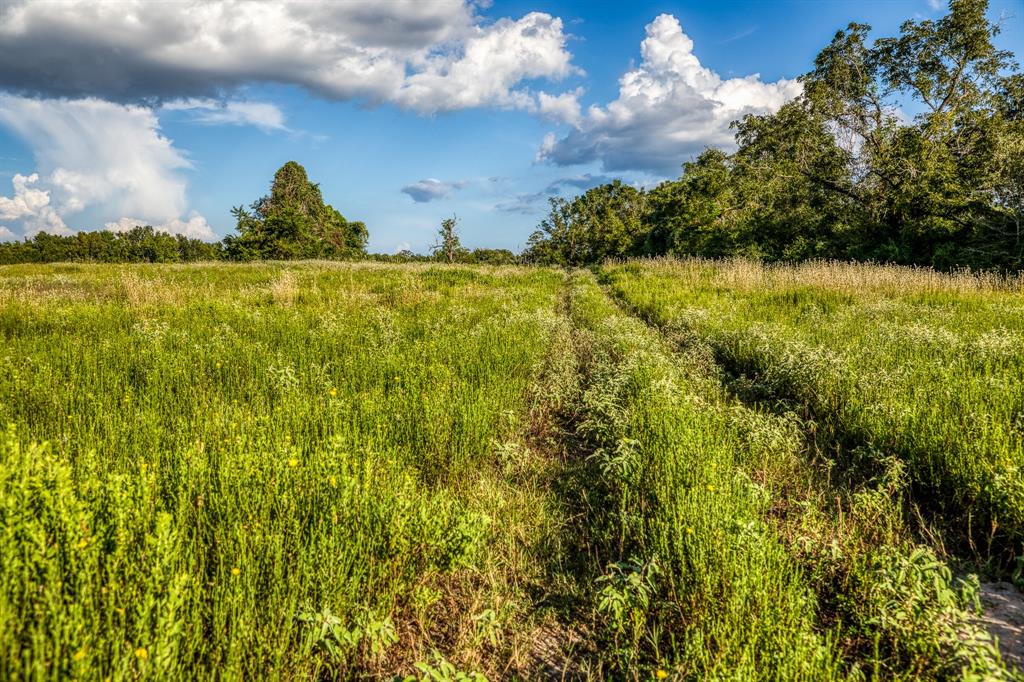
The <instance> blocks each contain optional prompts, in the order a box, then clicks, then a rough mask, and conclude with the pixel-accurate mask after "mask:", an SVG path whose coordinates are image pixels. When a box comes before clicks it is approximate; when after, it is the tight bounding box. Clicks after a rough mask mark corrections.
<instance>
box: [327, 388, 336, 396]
mask: <svg viewBox="0 0 1024 682" xmlns="http://www.w3.org/2000/svg"><path fill="white" fill-rule="evenodd" d="M328 393H330V394H331V397H332V398H336V397H337V396H338V389H336V388H332V389H331V390H329V391H328Z"/></svg>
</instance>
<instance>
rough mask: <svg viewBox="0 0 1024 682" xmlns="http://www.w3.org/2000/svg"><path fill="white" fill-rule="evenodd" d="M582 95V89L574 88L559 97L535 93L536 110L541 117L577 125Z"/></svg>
mask: <svg viewBox="0 0 1024 682" xmlns="http://www.w3.org/2000/svg"><path fill="white" fill-rule="evenodd" d="M582 94H583V88H576V89H575V90H573V91H571V92H563V93H562V94H560V95H549V94H548V93H546V92H539V93H537V110H538V111H539V112H540V113H541V115H543V116H546V117H548V118H550V119H552V120H554V121H558V122H559V123H568V124H570V125H577V124H578V123H579V122H580V118H582V116H581V114H580V96H581V95H582Z"/></svg>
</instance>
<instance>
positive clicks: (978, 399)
mask: <svg viewBox="0 0 1024 682" xmlns="http://www.w3.org/2000/svg"><path fill="white" fill-rule="evenodd" d="M604 273H605V276H606V277H607V279H608V282H609V283H610V286H611V288H612V290H613V292H614V293H615V295H617V296H619V297H621V298H622V300H624V301H625V302H627V303H628V305H630V306H632V307H633V308H634V309H636V310H637V311H638V312H639V313H640V314H641V315H642V316H643V317H645V318H646V319H648V320H649V321H651V322H653V323H656V324H658V325H659V326H661V327H663V328H666V329H672V330H675V331H676V332H683V331H685V332H688V333H695V334H697V335H698V336H700V337H701V338H702V339H705V340H706V341H707V342H708V343H709V344H710V345H711V346H712V347H713V348H714V350H715V352H716V354H717V355H718V356H719V358H720V359H721V360H722V361H723V362H724V363H725V364H726V365H727V366H728V367H729V368H730V369H731V370H732V371H735V372H742V373H747V374H750V375H753V376H756V377H757V379H758V382H759V384H760V386H762V387H763V388H765V389H766V390H767V392H768V393H769V394H771V395H774V396H775V397H782V398H786V399H791V400H796V401H799V402H800V403H802V404H805V405H807V406H808V408H809V409H811V410H813V412H814V414H815V415H816V417H817V419H818V420H819V421H820V422H821V423H822V424H824V425H826V426H828V427H829V428H831V429H833V430H834V431H835V432H836V433H837V437H838V438H839V439H841V440H844V441H846V443H847V444H853V445H859V446H861V451H862V452H867V453H869V458H871V459H874V460H876V462H877V461H878V460H880V459H884V458H885V457H886V456H888V455H895V456H897V457H899V458H900V459H901V460H902V461H903V462H904V463H905V464H906V467H907V471H908V473H909V476H910V479H911V483H912V487H913V490H914V495H915V498H916V500H917V502H918V503H919V504H920V505H921V507H922V508H923V509H924V510H925V511H926V512H927V513H929V514H933V515H935V517H936V518H935V525H937V526H939V527H942V528H944V529H945V530H946V531H947V537H949V538H950V539H952V541H953V542H954V548H957V549H959V550H961V551H963V552H965V553H968V554H970V555H973V556H976V557H978V558H980V559H983V560H984V559H990V558H991V559H993V560H994V561H995V562H996V563H999V564H1001V565H1003V566H1007V565H1010V566H1012V561H1013V557H1015V556H1016V555H1017V554H1020V552H1021V547H1022V543H1024V471H1022V469H1021V465H1022V463H1024V299H1022V298H1021V296H1020V291H1021V282H1020V280H1019V279H1006V278H1000V277H997V276H991V275H978V276H975V275H971V274H969V273H960V274H955V275H951V276H947V275H941V274H938V273H934V272H931V271H927V270H923V271H922V270H912V269H907V268H886V267H880V266H869V265H859V266H853V265H836V264H809V265H803V266H793V267H786V266H774V267H767V266H761V265H757V264H753V263H747V262H743V261H728V262H720V263H719V262H709V261H696V260H695V261H671V260H665V261H655V262H651V263H644V264H643V265H640V264H627V265H622V266H613V267H608V268H605V270H604Z"/></svg>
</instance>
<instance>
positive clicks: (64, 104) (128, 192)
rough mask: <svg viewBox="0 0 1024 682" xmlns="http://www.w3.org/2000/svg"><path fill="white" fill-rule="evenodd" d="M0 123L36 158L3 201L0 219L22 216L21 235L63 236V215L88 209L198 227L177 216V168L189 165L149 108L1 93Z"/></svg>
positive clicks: (181, 183)
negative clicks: (31, 169)
mask: <svg viewBox="0 0 1024 682" xmlns="http://www.w3.org/2000/svg"><path fill="white" fill-rule="evenodd" d="M0 124H2V125H4V126H6V127H8V128H9V129H10V130H11V131H13V132H14V133H15V134H16V135H17V136H18V137H20V138H21V139H22V140H24V141H25V143H26V144H27V145H28V146H29V147H30V148H31V149H32V153H33V156H34V157H35V161H36V172H34V173H33V174H32V175H29V176H23V175H19V176H15V179H14V190H15V191H14V196H12V197H2V198H0V206H2V208H0V210H2V211H3V218H2V219H3V220H19V221H20V222H21V225H22V228H23V231H24V232H25V233H26V234H30V233H33V232H35V231H39V230H44V231H47V232H53V233H67V232H68V229H67V227H66V226H65V224H64V219H65V218H66V217H67V216H68V215H71V214H74V213H77V212H79V211H82V210H85V209H94V210H96V211H98V212H99V213H101V214H106V215H109V216H134V217H137V218H138V219H139V220H140V221H144V222H146V223H148V224H152V225H167V226H169V229H175V230H178V231H183V230H196V229H198V228H197V227H196V226H195V225H194V224H190V222H189V221H182V220H181V218H182V216H183V215H184V213H185V211H186V208H187V202H186V196H185V178H184V177H183V174H182V171H184V170H185V169H188V168H189V167H190V164H189V162H188V160H187V159H186V158H185V157H184V156H183V155H182V153H181V152H180V151H179V150H178V149H176V148H175V147H174V145H173V144H172V143H171V141H170V140H169V139H167V138H166V137H164V136H163V135H161V134H160V129H159V122H158V121H157V118H156V115H155V114H154V112H153V110H151V109H148V108H145V107H139V106H125V105H120V104H114V103H111V102H105V101H102V100H98V99H94V98H87V99H81V100H36V99H29V98H25V97H17V96H12V95H2V94H0ZM15 214H17V215H15ZM204 224H205V221H204Z"/></svg>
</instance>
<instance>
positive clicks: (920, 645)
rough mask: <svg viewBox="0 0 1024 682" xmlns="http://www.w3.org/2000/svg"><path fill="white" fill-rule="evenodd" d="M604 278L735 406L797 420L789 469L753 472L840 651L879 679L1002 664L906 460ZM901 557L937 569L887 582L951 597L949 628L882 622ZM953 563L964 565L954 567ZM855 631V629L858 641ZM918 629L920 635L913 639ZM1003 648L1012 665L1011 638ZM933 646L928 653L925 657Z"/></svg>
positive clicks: (618, 300)
mask: <svg viewBox="0 0 1024 682" xmlns="http://www.w3.org/2000/svg"><path fill="white" fill-rule="evenodd" d="M598 274H599V279H600V280H601V281H602V284H603V287H602V288H603V290H604V292H605V294H606V295H607V296H608V297H609V298H610V299H611V300H613V301H614V302H615V304H616V305H617V306H618V307H619V308H620V309H621V310H622V311H623V312H624V313H625V314H627V315H630V316H633V317H636V318H637V319H640V320H642V321H643V322H644V323H645V324H647V325H649V326H650V327H651V328H652V329H654V330H656V332H657V333H658V334H659V336H661V337H662V338H664V339H666V341H667V343H669V345H670V346H672V347H673V348H675V349H676V350H677V351H679V352H683V353H685V352H692V351H693V349H694V348H702V349H704V350H703V352H704V353H706V354H707V356H708V357H709V358H713V361H714V366H715V370H714V373H715V374H716V375H717V377H718V380H719V383H720V385H721V389H722V392H723V395H724V396H725V398H726V400H727V401H732V402H735V403H736V405H737V409H739V410H741V411H743V412H745V413H748V414H749V415H751V416H752V418H768V419H776V420H781V421H782V422H784V423H788V424H789V425H791V427H792V428H791V432H792V433H793V434H794V435H795V436H796V439H795V441H794V451H795V452H796V453H797V454H798V457H797V458H795V459H794V460H793V462H792V463H793V465H794V466H791V467H789V468H787V469H785V470H783V471H778V470H777V471H775V472H772V471H771V470H770V467H766V468H765V469H763V470H761V471H756V470H755V471H753V472H752V473H753V475H754V477H755V478H756V479H757V480H759V481H762V482H764V483H766V484H767V485H768V487H769V488H770V489H771V490H772V497H773V499H774V500H775V501H774V503H773V505H772V506H771V508H770V509H769V510H768V514H767V518H769V519H770V521H771V523H772V524H773V525H774V526H775V527H776V529H777V531H778V534H779V536H780V537H781V538H782V540H783V542H784V544H785V545H786V547H787V551H788V552H789V553H790V554H791V555H792V556H793V557H794V558H795V559H796V560H797V562H798V563H799V564H800V565H801V566H802V567H803V569H804V571H805V572H806V574H807V576H808V579H809V582H810V584H811V585H812V586H813V589H814V592H815V594H816V595H817V600H818V607H819V609H820V615H819V627H821V628H835V629H836V630H837V631H838V632H840V643H841V648H842V650H843V652H844V653H843V657H844V658H845V659H847V660H848V661H857V660H860V661H861V662H862V665H863V666H864V669H867V670H873V671H874V672H873V674H872V675H873V676H877V675H879V674H882V675H883V676H889V675H893V676H897V675H898V676H903V675H907V674H908V670H909V671H910V673H911V677H916V676H922V677H931V676H932V675H933V674H936V673H938V672H939V671H940V670H942V668H943V667H944V662H943V661H942V660H941V659H939V660H936V659H933V660H932V661H931V662H929V661H928V660H927V657H928V656H936V655H938V656H947V655H952V656H953V657H954V658H956V657H962V661H961V662H962V663H967V664H968V666H972V665H974V664H975V663H977V662H979V661H985V660H988V661H991V662H994V661H995V660H997V657H996V656H993V651H994V650H993V649H992V647H991V645H989V644H986V643H985V640H986V639H990V637H988V638H987V637H985V636H984V635H982V634H981V631H980V628H978V626H977V622H978V621H977V619H976V618H975V617H974V615H973V608H972V607H971V606H970V602H971V601H974V600H977V599H978V598H979V597H981V596H983V595H984V591H982V590H979V589H978V588H979V586H978V585H977V583H976V581H975V584H974V585H973V586H971V585H964V586H962V587H961V588H956V587H955V585H956V583H957V582H958V579H955V578H954V577H953V573H952V571H951V570H950V568H948V567H947V566H946V565H945V562H944V561H943V559H942V558H940V557H945V558H947V559H951V558H952V557H949V556H948V555H947V554H946V551H945V547H944V546H943V544H942V542H941V535H940V534H939V531H937V530H935V529H933V528H931V527H930V526H929V524H928V523H927V522H926V521H925V520H924V516H923V515H922V513H921V511H920V510H919V509H918V507H917V505H916V504H915V502H914V500H913V498H912V495H911V493H910V486H909V484H908V483H909V482H908V480H907V475H906V473H905V471H904V467H903V465H902V462H901V461H900V460H898V459H895V458H888V459H879V458H878V457H871V456H865V453H864V452H863V451H864V450H865V449H866V448H867V447H868V444H867V443H863V442H859V441H858V440H857V439H855V438H853V437H851V435H850V434H847V433H844V432H842V431H840V430H838V429H836V428H835V426H834V424H832V423H831V422H824V423H822V422H819V421H818V420H817V419H816V418H815V414H814V411H813V409H812V408H811V406H809V405H807V404H805V403H801V402H800V401H797V400H795V399H794V398H793V396H790V395H786V394H784V393H780V392H779V391H778V389H777V387H776V386H774V385H773V384H771V383H769V382H766V381H763V380H762V379H761V378H760V376H759V375H758V374H757V373H756V372H755V373H750V374H748V373H747V371H749V368H747V367H744V366H741V365H737V364H731V363H730V362H729V356H727V355H725V356H723V355H722V354H721V353H719V352H717V350H716V349H715V348H714V347H713V346H712V345H709V344H708V342H707V340H706V339H704V338H702V337H700V336H699V335H697V334H694V333H693V332H692V331H691V330H688V329H681V328H679V327H676V326H672V325H666V324H664V322H663V321H662V320H661V319H660V318H658V317H657V316H654V315H651V314H649V312H650V311H645V310H644V309H641V308H638V307H636V306H635V305H634V304H633V303H632V301H630V300H629V299H628V298H627V297H626V296H625V294H624V293H623V292H622V290H621V289H618V288H615V287H613V286H611V281H610V279H609V278H608V277H607V276H606V275H605V274H604V273H601V272H599V273H598ZM869 454H871V455H875V454H877V453H869ZM823 550H824V551H823ZM879 558H881V559H882V560H881V561H879ZM908 562H909V564H908ZM900 564H903V565H906V566H910V567H911V568H910V573H914V572H918V573H919V575H918V578H920V577H923V576H924V575H926V574H930V575H931V576H932V578H931V581H932V582H931V585H930V586H928V585H921V584H917V585H914V584H913V583H914V581H913V580H911V581H910V582H909V583H908V582H906V580H905V578H906V577H907V574H904V575H903V576H902V577H903V578H904V581H903V584H899V585H890V589H891V588H896V592H897V593H899V592H905V593H906V594H904V595H902V597H901V598H904V599H907V600H908V601H913V600H914V599H915V598H920V599H923V600H928V601H934V602H935V603H939V602H942V603H944V604H946V605H947V606H948V607H949V609H948V610H947V613H946V617H951V618H953V620H954V621H955V622H957V623H958V625H956V626H955V627H954V628H953V629H952V630H950V631H948V632H947V633H943V632H942V630H943V627H942V626H937V624H936V622H935V621H931V622H929V621H928V620H927V619H924V620H919V626H920V628H919V630H918V631H917V632H914V633H912V632H909V631H900V630H899V629H898V628H897V629H895V630H893V631H887V628H886V627H885V620H886V618H887V617H888V619H889V620H893V619H895V620H898V619H899V618H901V617H905V616H898V615H897V614H895V613H890V614H888V616H886V615H884V614H881V615H882V619H881V620H879V617H878V615H876V614H872V604H871V599H870V596H871V595H870V592H871V591H872V590H873V589H874V588H875V587H876V586H877V585H878V584H882V585H884V584H885V583H886V581H887V580H891V579H892V578H893V577H894V576H893V575H892V573H891V568H892V566H893V565H900ZM954 566H957V567H958V568H959V564H957V563H954ZM913 567H916V568H913ZM925 582H926V583H927V582H928V581H927V580H926V581H925ZM964 589H966V591H965V592H960V596H957V593H958V591H959V590H964ZM865 591H867V593H865ZM915 594H916V595H917V596H916V597H915V596H913V595H915ZM893 605H894V604H892V603H890V604H882V605H880V606H882V607H883V608H891V607H892V606H893ZM876 606H879V605H876ZM913 610H915V611H917V614H916V615H918V616H920V615H921V613H922V612H923V611H924V610H926V609H921V607H920V606H919V607H914V609H913ZM933 615H934V614H933ZM988 630H989V634H990V635H992V634H1004V633H1005V632H1006V630H1005V629H1004V630H999V629H997V628H991V627H990V628H989V629H988ZM967 632H973V633H974V634H972V635H967V634H966V633H967ZM850 633H858V634H856V635H854V636H852V637H851V636H850ZM915 637H917V638H919V640H920V641H919V642H917V643H914V642H913V641H912V640H913V638H915ZM964 640H975V641H977V643H978V647H979V648H977V649H975V650H973V651H971V650H970V649H971V647H970V646H968V647H963V646H961V645H962V643H963V641H964ZM1001 644H1003V645H1004V646H1003V647H1002V648H1003V651H1004V652H1005V653H1007V654H1009V655H1010V658H1009V660H1010V661H1011V662H1013V663H1014V665H1015V667H1016V658H1015V656H1014V655H1013V654H1014V653H1015V647H1016V644H1015V643H1012V642H1009V643H1007V642H1001ZM1006 645H1009V646H1006ZM915 649H918V650H917V651H915ZM928 649H931V651H932V653H931V654H926V655H925V656H924V657H923V658H922V657H921V655H922V654H925V651H926V650H928ZM943 652H945V653H943ZM978 657H980V659H979V658H978ZM915 659H916V660H915ZM972 659H973V660H974V663H972V662H971V661H972ZM981 665H982V666H983V668H984V667H988V668H989V670H988V673H987V674H989V675H995V674H997V673H998V674H1012V673H1010V672H1009V671H1006V670H1005V669H1002V668H1001V666H999V665H995V667H990V664H988V663H981ZM955 669H956V668H955V667H953V668H952V669H951V670H949V671H948V672H952V670H955ZM964 670H967V668H965V669H964ZM944 674H947V673H943V676H944Z"/></svg>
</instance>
